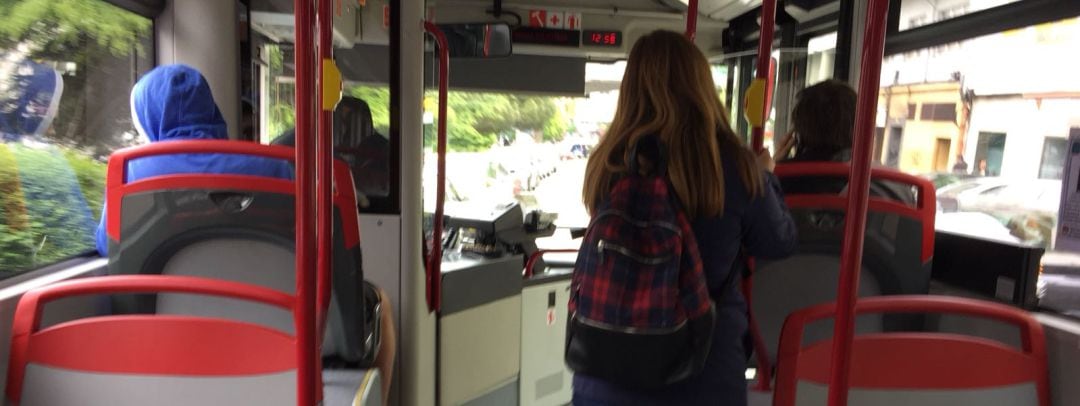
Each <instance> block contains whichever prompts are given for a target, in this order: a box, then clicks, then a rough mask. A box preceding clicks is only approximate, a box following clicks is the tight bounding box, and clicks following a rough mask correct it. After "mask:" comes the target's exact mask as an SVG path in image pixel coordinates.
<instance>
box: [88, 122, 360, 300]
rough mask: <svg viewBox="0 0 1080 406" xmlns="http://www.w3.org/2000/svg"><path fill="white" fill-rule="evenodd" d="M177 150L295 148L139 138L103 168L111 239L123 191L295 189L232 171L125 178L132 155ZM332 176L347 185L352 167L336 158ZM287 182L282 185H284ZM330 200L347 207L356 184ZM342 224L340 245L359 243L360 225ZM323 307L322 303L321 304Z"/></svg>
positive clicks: (276, 155) (282, 152)
mask: <svg viewBox="0 0 1080 406" xmlns="http://www.w3.org/2000/svg"><path fill="white" fill-rule="evenodd" d="M177 154H235V155H244V156H257V157H263V158H270V159H280V160H282V161H288V162H295V161H296V155H295V154H296V151H295V150H294V149H293V148H290V147H283V146H276V145H262V144H256V143H253V142H236V141H229V140H184V141H163V142H156V143H153V144H145V145H139V146H134V147H128V148H124V149H121V150H119V151H116V152H113V153H112V155H110V156H109V165H108V169H107V173H106V175H105V176H106V179H107V182H106V183H105V187H106V198H105V201H106V210H108V213H107V215H106V218H107V219H108V223H107V224H106V225H105V230H106V232H107V234H108V236H109V238H112V239H114V240H119V239H120V237H121V236H120V231H121V230H120V224H121V223H120V217H121V216H120V210H121V208H122V207H121V204H120V202H121V199H123V197H124V196H125V195H128V194H131V193H137V192H145V191H151V190H162V189H180V188H205V187H216V188H235V189H238V190H248V191H265V192H275V193H288V194H295V192H296V190H295V184H294V181H291V180H286V179H279V178H271V177H265V176H255V175H234V174H207V173H190V174H173V175H160V176H152V177H149V178H142V179H137V180H131V181H129V180H128V179H127V166H128V163H130V162H131V161H133V160H136V159H141V158H148V157H154V156H167V155H177ZM333 162H334V163H333V179H334V180H335V181H336V182H335V183H340V184H341V185H345V186H348V185H352V184H353V182H352V171H351V170H349V166H348V165H347V164H346V163H345V162H344V161H342V160H340V159H335V160H333ZM285 188H288V190H285ZM333 199H334V204H336V205H338V206H340V207H342V208H348V207H352V206H355V205H356V189H354V188H352V187H341V188H337V187H335V188H333ZM342 226H343V227H344V229H343V230H342V231H343V232H344V233H345V246H346V247H352V246H355V245H356V244H358V243H359V236H360V229H359V224H358V223H357V222H356V221H350V220H349V219H347V218H346V219H343V221H342ZM324 308H325V306H324Z"/></svg>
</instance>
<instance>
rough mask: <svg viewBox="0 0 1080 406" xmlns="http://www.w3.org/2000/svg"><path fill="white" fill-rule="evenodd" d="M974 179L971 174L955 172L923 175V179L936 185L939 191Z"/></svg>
mask: <svg viewBox="0 0 1080 406" xmlns="http://www.w3.org/2000/svg"><path fill="white" fill-rule="evenodd" d="M973 177H974V176H973V175H970V174H957V173H953V172H935V173H931V174H927V175H923V178H925V179H926V180H929V181H930V182H933V183H934V189H939V190H940V189H941V188H943V187H946V186H949V185H953V184H955V183H959V182H962V181H965V180H969V179H972V178H973Z"/></svg>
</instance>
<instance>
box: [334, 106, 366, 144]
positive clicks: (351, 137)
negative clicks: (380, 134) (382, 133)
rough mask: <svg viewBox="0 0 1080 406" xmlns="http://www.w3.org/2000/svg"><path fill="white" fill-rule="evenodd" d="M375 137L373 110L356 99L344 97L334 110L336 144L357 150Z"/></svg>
mask: <svg viewBox="0 0 1080 406" xmlns="http://www.w3.org/2000/svg"><path fill="white" fill-rule="evenodd" d="M372 135H375V124H374V122H373V121H372V119H371V108H370V107H368V104H367V102H365V101H363V100H360V99H357V98H355V97H344V98H342V99H341V103H339V104H338V106H337V109H336V110H334V144H335V146H336V147H341V148H356V147H359V146H360V142H361V141H362V140H364V139H366V138H367V137H370V136H372Z"/></svg>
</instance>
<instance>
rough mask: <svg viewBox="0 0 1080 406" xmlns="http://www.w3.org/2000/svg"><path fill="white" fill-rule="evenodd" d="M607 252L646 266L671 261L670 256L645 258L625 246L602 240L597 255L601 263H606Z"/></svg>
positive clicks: (598, 245) (597, 247)
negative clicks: (605, 255) (605, 253)
mask: <svg viewBox="0 0 1080 406" xmlns="http://www.w3.org/2000/svg"><path fill="white" fill-rule="evenodd" d="M605 250H611V251H615V252H618V253H619V254H622V255H623V256H626V257H628V258H630V259H632V260H634V261H637V262H640V263H642V264H645V265H660V264H662V263H664V262H667V261H669V260H671V256H670V255H668V256H663V257H645V256H641V255H638V254H637V253H636V252H634V251H631V250H630V249H628V248H625V247H623V246H620V245H617V244H612V243H611V242H609V241H605V240H600V241H597V242H596V253H597V255H598V256H599V257H600V263H603V262H604V251H605Z"/></svg>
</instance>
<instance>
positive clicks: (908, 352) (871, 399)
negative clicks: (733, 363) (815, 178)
mask: <svg viewBox="0 0 1080 406" xmlns="http://www.w3.org/2000/svg"><path fill="white" fill-rule="evenodd" d="M855 311H856V314H857V315H867V314H881V313H923V314H925V313H948V314H957V315H964V316H969V317H979V318H986V319H993V320H998V321H1001V322H1005V323H1008V324H1009V325H1011V326H1013V327H1016V328H1018V329H1019V330H1020V336H1021V342H1022V344H1021V348H1013V347H1010V346H1008V345H1005V344H1002V343H998V342H996V341H992V340H988V339H985V338H980V337H971V336H964V335H958V334H952V333H933V332H885V333H872V334H860V335H856V336H855V340H854V341H853V344H852V347H851V348H852V358H851V359H852V364H851V387H850V392H849V399H848V404H849V405H851V406H863V405H873V406H893V405H920V406H945V405H950V406H951V405H980V406H1049V396H1050V395H1049V378H1048V372H1047V361H1046V349H1045V338H1044V337H1043V330H1042V325H1040V324H1039V322H1038V321H1036V320H1035V319H1034V318H1032V317H1031V316H1030V315H1028V314H1027V313H1025V312H1023V311H1021V310H1019V309H1015V308H1012V307H1009V306H1005V305H1001V304H997V303H990V302H983V301H977V300H971V299H962V298H956V297H944V296H891V297H878V298H867V299H859V302H858V304H857V305H856V308H855ZM834 313H835V303H826V304H823V305H819V306H815V307H811V308H808V309H805V310H800V311H798V312H796V313H794V314H792V315H791V317H789V318H788V320H787V322H786V323H785V324H784V331H783V335H782V337H781V342H780V357H779V363H778V369H777V378H776V392H775V395H774V398H773V399H774V401H773V406H796V405H799V406H801V405H824V404H825V403H826V397H827V392H828V381H829V367H830V364H831V352H832V341H831V339H826V340H821V341H816V342H815V341H813V340H807V339H806V337H805V335H804V333H805V329H806V327H807V325H809V324H810V323H812V322H815V321H820V320H824V319H828V318H831V317H832V316H833V315H834Z"/></svg>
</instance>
